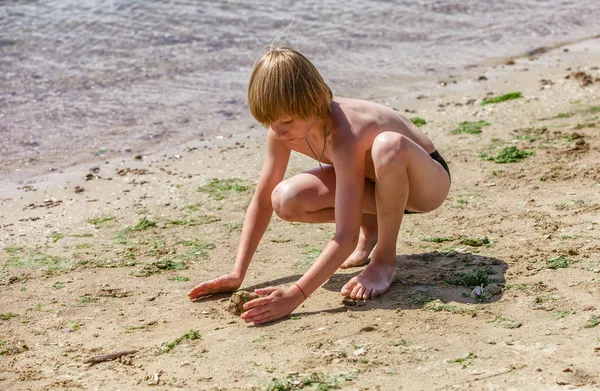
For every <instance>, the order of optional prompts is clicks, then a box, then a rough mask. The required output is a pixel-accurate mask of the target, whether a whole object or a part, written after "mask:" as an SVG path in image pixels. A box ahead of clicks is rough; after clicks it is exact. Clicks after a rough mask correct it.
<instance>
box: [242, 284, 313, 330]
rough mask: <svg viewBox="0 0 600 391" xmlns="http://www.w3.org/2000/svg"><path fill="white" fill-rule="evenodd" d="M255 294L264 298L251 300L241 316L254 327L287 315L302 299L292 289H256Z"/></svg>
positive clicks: (245, 305)
mask: <svg viewBox="0 0 600 391" xmlns="http://www.w3.org/2000/svg"><path fill="white" fill-rule="evenodd" d="M254 292H255V293H256V294H258V295H260V296H264V297H259V298H258V299H254V300H251V301H249V302H247V303H246V304H244V309H245V310H246V312H244V313H243V314H242V315H241V316H242V319H244V321H245V322H246V323H254V324H255V325H259V324H263V323H268V322H272V321H274V320H277V319H281V318H283V317H284V316H286V315H289V314H291V313H292V311H294V309H296V307H298V306H299V305H300V304H301V303H302V301H304V297H302V295H300V297H298V294H297V292H296V291H295V290H293V289H285V288H276V287H269V288H263V289H256V290H255V291H254Z"/></svg>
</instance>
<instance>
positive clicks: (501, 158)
mask: <svg viewBox="0 0 600 391" xmlns="http://www.w3.org/2000/svg"><path fill="white" fill-rule="evenodd" d="M531 155H533V151H526V150H521V149H519V148H517V147H515V146H511V147H505V148H504V149H503V150H502V151H500V152H498V153H497V154H496V155H489V154H488V153H487V152H481V153H480V154H479V156H480V157H481V158H482V159H483V160H489V161H493V162H495V163H500V164H504V163H516V162H519V161H521V160H523V159H525V158H527V157H528V156H531Z"/></svg>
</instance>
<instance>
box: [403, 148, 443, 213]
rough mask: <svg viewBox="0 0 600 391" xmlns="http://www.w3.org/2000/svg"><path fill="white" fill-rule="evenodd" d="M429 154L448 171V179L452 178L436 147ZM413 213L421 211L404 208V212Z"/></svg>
mask: <svg viewBox="0 0 600 391" xmlns="http://www.w3.org/2000/svg"><path fill="white" fill-rule="evenodd" d="M429 156H431V158H432V159H433V160H435V161H436V162H438V163H440V164H441V165H442V167H444V170H446V172H447V173H448V178H450V180H452V177H451V176H450V169H449V168H448V164H447V163H446V161H445V160H444V158H443V157H442V155H440V153H439V152H438V151H437V149H436V150H435V151H433V152H431V153H430V154H429ZM414 213H421V212H411V211H410V210H406V209H404V214H405V215H407V214H414Z"/></svg>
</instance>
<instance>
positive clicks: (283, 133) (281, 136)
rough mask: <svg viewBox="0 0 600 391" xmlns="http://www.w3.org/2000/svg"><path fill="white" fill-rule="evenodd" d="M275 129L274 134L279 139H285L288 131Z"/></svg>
mask: <svg viewBox="0 0 600 391" xmlns="http://www.w3.org/2000/svg"><path fill="white" fill-rule="evenodd" d="M273 130H274V131H275V136H277V138H278V139H280V140H286V139H287V136H288V135H289V132H288V131H287V130H285V129H273Z"/></svg>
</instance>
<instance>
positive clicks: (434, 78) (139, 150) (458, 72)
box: [0, 34, 600, 196]
mask: <svg viewBox="0 0 600 391" xmlns="http://www.w3.org/2000/svg"><path fill="white" fill-rule="evenodd" d="M598 37H600V35H599V34H595V35H591V36H589V37H586V38H581V39H578V40H570V41H561V42H558V43H556V44H554V45H551V46H540V47H538V48H535V49H532V50H530V51H527V52H524V53H522V54H518V55H509V56H503V57H500V58H493V57H491V58H488V59H486V60H483V61H482V62H481V63H478V64H473V65H465V66H463V67H462V68H460V69H455V70H454V71H449V72H440V73H438V71H435V70H433V71H432V74H430V75H429V76H428V77H422V76H421V77H419V78H417V79H412V80H410V78H409V79H407V80H409V81H408V84H407V85H404V86H403V87H402V88H403V95H404V96H402V97H398V96H397V92H396V91H397V90H398V88H397V87H391V88H389V89H388V88H383V87H380V88H378V89H376V90H372V91H366V92H365V91H363V92H362V95H364V96H360V97H358V98H361V99H366V100H374V101H376V102H381V103H384V104H385V103H388V102H393V104H395V105H404V106H410V105H411V103H414V98H415V97H418V96H426V97H428V98H432V99H436V98H440V97H443V96H444V95H445V92H446V91H444V89H441V90H440V89H439V88H436V87H439V85H440V84H443V85H444V86H445V87H449V88H446V89H447V90H451V89H452V87H453V84H456V83H463V85H464V82H466V81H468V80H470V79H471V78H473V77H476V75H478V74H482V73H483V74H485V73H487V72H490V71H492V70H495V69H498V68H502V67H503V66H506V65H507V64H509V63H511V62H514V61H515V60H519V59H533V58H536V57H539V56H540V55H543V54H545V53H547V52H551V51H554V50H557V49H560V48H563V47H568V46H574V45H577V44H580V43H585V42H589V41H597V40H598ZM469 90H473V86H472V85H467V86H464V87H463V90H462V93H463V94H468V93H469ZM225 109H226V105H223V110H225ZM400 109H401V108H400ZM246 110H247V109H246ZM216 127H217V128H220V129H227V130H221V131H217V132H214V133H213V134H210V133H212V132H208V133H207V130H203V129H198V132H199V133H198V134H199V136H191V135H189V136H188V139H187V140H184V141H178V142H175V143H174V144H170V143H169V142H165V141H161V140H160V137H161V135H160V134H158V137H159V141H158V145H154V146H153V145H146V146H142V143H140V142H139V141H137V142H136V141H135V139H131V140H130V141H131V142H133V143H134V144H136V147H135V148H126V149H125V150H121V151H117V150H112V149H107V148H105V147H101V146H99V147H98V148H99V149H98V150H97V151H96V152H95V153H92V151H91V150H89V151H82V153H85V154H87V157H85V158H84V157H80V158H78V160H77V161H70V162H67V163H66V164H65V163H60V157H59V155H57V154H56V153H48V154H46V155H42V156H40V157H39V158H30V161H29V162H25V161H23V160H20V161H16V160H15V161H11V162H7V163H6V165H5V166H4V167H3V169H2V172H0V185H2V186H0V187H1V188H6V187H11V188H13V190H14V187H15V186H14V185H15V184H27V183H29V184H30V182H31V180H32V179H30V178H31V177H34V178H47V177H49V176H51V174H52V173H55V172H60V173H64V172H65V171H69V170H73V169H75V170H80V169H81V166H84V165H101V164H104V162H105V161H106V160H109V161H110V160H112V161H114V160H120V161H126V160H128V159H131V158H133V157H134V156H137V155H147V156H154V157H156V156H159V155H161V154H164V153H168V151H172V150H180V151H181V150H185V149H187V148H203V147H204V146H205V145H209V146H210V145H211V144H215V143H216V142H217V141H218V140H220V139H222V138H231V137H233V136H237V137H242V138H245V137H248V136H250V137H256V135H257V134H258V133H257V132H256V128H260V127H261V125H260V124H258V123H256V121H255V120H254V119H253V118H251V116H250V115H249V113H248V112H245V117H243V118H237V119H233V120H232V119H230V120H226V121H224V122H220V123H218V124H217V126H216ZM181 130H182V129H179V128H174V129H171V130H170V131H169V132H171V133H179V132H180V131H181ZM148 132H152V129H148ZM235 132H239V133H238V134H235ZM148 137H150V139H152V136H151V135H150V136H148ZM150 139H149V140H150ZM127 144H130V143H129V142H128V143H127ZM11 192H12V190H11ZM0 196H3V195H2V194H1V193H0ZM4 196H6V195H4Z"/></svg>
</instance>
